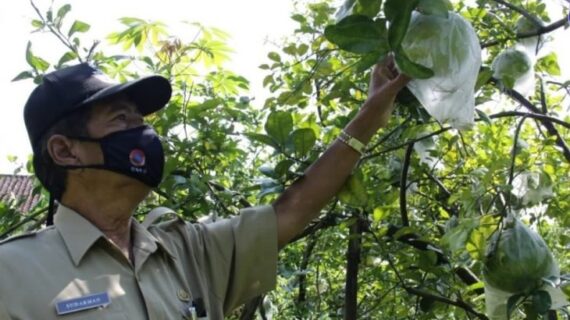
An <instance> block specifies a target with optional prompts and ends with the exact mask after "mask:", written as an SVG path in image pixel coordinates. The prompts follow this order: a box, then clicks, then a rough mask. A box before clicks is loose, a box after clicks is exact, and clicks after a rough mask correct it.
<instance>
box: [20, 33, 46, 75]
mask: <svg viewBox="0 0 570 320" xmlns="http://www.w3.org/2000/svg"><path fill="white" fill-rule="evenodd" d="M26 61H27V62H28V64H29V65H30V66H31V67H32V68H34V70H37V71H39V72H43V71H46V70H47V69H48V68H49V63H48V62H47V61H45V60H44V59H42V58H40V57H36V56H35V55H34V54H33V53H32V43H31V42H30V41H28V45H27V47H26Z"/></svg>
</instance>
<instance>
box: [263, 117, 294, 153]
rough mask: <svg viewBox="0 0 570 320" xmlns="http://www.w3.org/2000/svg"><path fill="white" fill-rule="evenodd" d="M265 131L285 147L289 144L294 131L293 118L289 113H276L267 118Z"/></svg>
mask: <svg viewBox="0 0 570 320" xmlns="http://www.w3.org/2000/svg"><path fill="white" fill-rule="evenodd" d="M265 131H266V132H267V133H268V134H269V136H270V137H272V138H273V139H274V140H275V141H277V142H278V143H279V144H281V145H283V144H285V143H286V142H287V139H288V138H289V134H290V133H291V131H293V117H292V116H291V114H290V113H289V112H284V111H274V112H272V113H271V114H269V117H267V121H266V122H265Z"/></svg>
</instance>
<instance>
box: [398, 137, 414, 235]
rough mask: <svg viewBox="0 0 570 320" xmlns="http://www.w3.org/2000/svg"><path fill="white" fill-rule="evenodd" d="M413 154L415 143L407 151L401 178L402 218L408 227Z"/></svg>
mask: <svg viewBox="0 0 570 320" xmlns="http://www.w3.org/2000/svg"><path fill="white" fill-rule="evenodd" d="M412 152H414V143H410V144H409V145H408V147H407V149H406V155H405V157H404V164H403V167H402V176H401V177H400V217H401V218H402V224H403V225H404V226H406V227H407V226H409V225H410V220H409V219H408V204H407V197H406V190H408V171H409V170H410V159H411V157H412Z"/></svg>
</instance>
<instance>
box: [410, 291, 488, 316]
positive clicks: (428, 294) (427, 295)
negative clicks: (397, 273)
mask: <svg viewBox="0 0 570 320" xmlns="http://www.w3.org/2000/svg"><path fill="white" fill-rule="evenodd" d="M402 287H403V288H404V290H406V292H408V293H410V294H413V295H416V296H419V297H423V298H429V299H432V300H434V301H438V302H441V303H445V304H448V305H452V306H455V307H458V308H461V309H463V310H465V311H467V312H469V313H471V314H472V315H474V316H476V317H477V318H479V319H481V320H489V318H487V316H486V315H484V314H482V313H479V312H477V310H475V309H473V307H472V306H471V305H469V304H468V303H467V302H465V301H463V300H461V299H456V300H451V299H449V298H446V297H444V296H440V295H438V294H433V293H431V292H427V291H424V290H420V289H416V288H411V287H408V286H406V285H404V284H402Z"/></svg>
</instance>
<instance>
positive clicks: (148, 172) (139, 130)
mask: <svg viewBox="0 0 570 320" xmlns="http://www.w3.org/2000/svg"><path fill="white" fill-rule="evenodd" d="M71 138H72V139H77V140H80V141H90V142H98V143H99V144H100V146H101V150H102V151H103V164H97V165H82V166H67V167H66V168H68V169H82V168H95V169H105V170H110V171H113V172H117V173H121V174H124V175H126V176H129V177H132V178H135V179H137V180H139V181H141V182H143V183H144V184H146V185H148V186H149V187H152V188H155V187H157V186H158V185H159V184H160V181H161V180H162V171H163V169H164V150H163V148H162V143H161V142H160V139H159V137H158V135H157V134H156V132H155V131H154V129H153V128H152V127H150V126H146V125H145V126H140V127H136V128H133V129H128V130H123V131H117V132H113V133H111V134H108V135H106V136H104V137H102V138H98V139H94V138H85V137H78V138H76V137H71Z"/></svg>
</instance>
